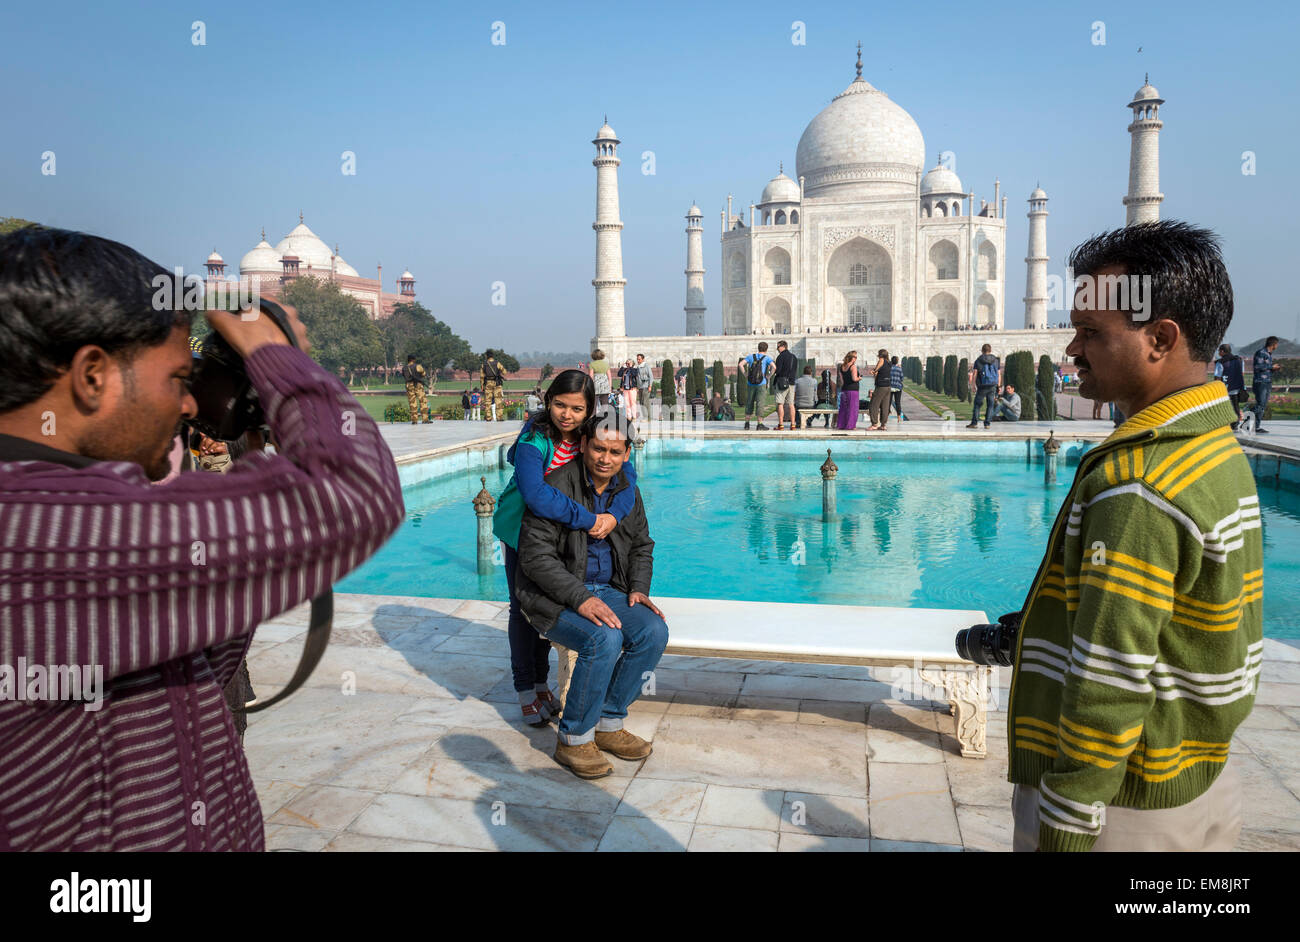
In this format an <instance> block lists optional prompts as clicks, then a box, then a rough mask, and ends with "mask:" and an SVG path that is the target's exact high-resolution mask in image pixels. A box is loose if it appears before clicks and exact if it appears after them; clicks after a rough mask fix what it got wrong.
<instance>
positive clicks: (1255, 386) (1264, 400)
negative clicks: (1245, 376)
mask: <svg viewBox="0 0 1300 942" xmlns="http://www.w3.org/2000/svg"><path fill="white" fill-rule="evenodd" d="M1251 391H1252V392H1254V393H1255V406H1254V410H1255V428H1259V423H1261V422H1263V421H1264V410H1265V409H1267V408H1268V396H1269V393H1271V392H1272V391H1273V384H1272V383H1261V382H1255V383H1252V384H1251Z"/></svg>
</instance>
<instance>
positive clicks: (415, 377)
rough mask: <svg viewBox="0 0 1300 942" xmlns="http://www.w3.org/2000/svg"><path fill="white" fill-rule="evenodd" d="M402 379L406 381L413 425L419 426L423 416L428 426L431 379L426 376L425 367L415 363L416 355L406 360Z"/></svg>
mask: <svg viewBox="0 0 1300 942" xmlns="http://www.w3.org/2000/svg"><path fill="white" fill-rule="evenodd" d="M402 379H404V380H406V405H407V408H408V409H409V410H410V413H411V424H412V425H416V424H418V423H419V421H420V418H421V416H423V417H424V421H425V424H428V421H429V417H428V415H427V414H426V413H425V395H426V393H427V392H428V388H429V377H428V376H427V375H426V374H425V372H424V367H423V366H421V365H420V364H419V363H416V362H415V355H414V354H412V355H410V356H408V357H407V358H406V366H404V367H402Z"/></svg>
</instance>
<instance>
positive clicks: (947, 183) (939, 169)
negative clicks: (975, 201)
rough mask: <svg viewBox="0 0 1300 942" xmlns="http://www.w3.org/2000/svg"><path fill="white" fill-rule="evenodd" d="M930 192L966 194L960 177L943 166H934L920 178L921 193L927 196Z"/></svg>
mask: <svg viewBox="0 0 1300 942" xmlns="http://www.w3.org/2000/svg"><path fill="white" fill-rule="evenodd" d="M931 193H936V194H938V193H942V194H944V195H948V194H954V195H957V196H965V195H966V192H965V190H963V189H962V186H961V178H959V177H958V176H957V174H956V173H954V172H953V171H951V170H949V169H948V168H947V167H944V166H936V167H934V169H932V170H930V171H929V172H928V173H926V175H925V176H923V177H922V178H921V195H922V196H927V195H929V194H931Z"/></svg>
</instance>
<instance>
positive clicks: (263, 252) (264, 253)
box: [239, 233, 284, 275]
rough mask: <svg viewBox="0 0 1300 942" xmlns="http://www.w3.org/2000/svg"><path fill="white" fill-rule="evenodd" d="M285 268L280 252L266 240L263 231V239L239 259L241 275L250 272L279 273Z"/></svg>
mask: <svg viewBox="0 0 1300 942" xmlns="http://www.w3.org/2000/svg"><path fill="white" fill-rule="evenodd" d="M283 270H284V266H283V265H281V264H280V253H279V252H277V251H276V250H275V249H273V248H271V244H270V243H269V242H267V241H266V236H265V233H263V237H262V241H261V242H259V243H257V245H255V246H253V247H252V248H251V249H250V250H249V251H248V252H246V253H245V254H244V257H243V258H241V259H240V260H239V273H240V274H241V275H246V274H249V273H250V272H275V273H276V274H277V275H278V274H280V273H281V272H282V271H283Z"/></svg>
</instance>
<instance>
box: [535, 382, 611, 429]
mask: <svg viewBox="0 0 1300 942" xmlns="http://www.w3.org/2000/svg"><path fill="white" fill-rule="evenodd" d="M576 392H580V393H582V396H583V398H584V399H586V400H587V418H590V417H591V416H592V415H594V414H595V412H596V384H595V383H593V382H592V381H591V377H590V376H588V375H587V374H586V373H584V372H582V370H561V371H560V372H559V373H557V374H556V376H555V379H553V380H551V385H550V386H548V387H546V395H545V396H544V397H543V399H542V411H541V412H536V413H534V414H533V428H534V429H536V430H537V431H538V432H541V433H542V434H543V435H545V436H546V437H547V438H549V439H550V440H551V441H553V442H558V441H560V439H562V438H563V437H564V433H563V432H561V431H560V430H559V429H558V428H556V427H555V423H554V422H552V421H551V400H552V399H554V398H555V397H556V396H563V395H564V394H565V393H576Z"/></svg>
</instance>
